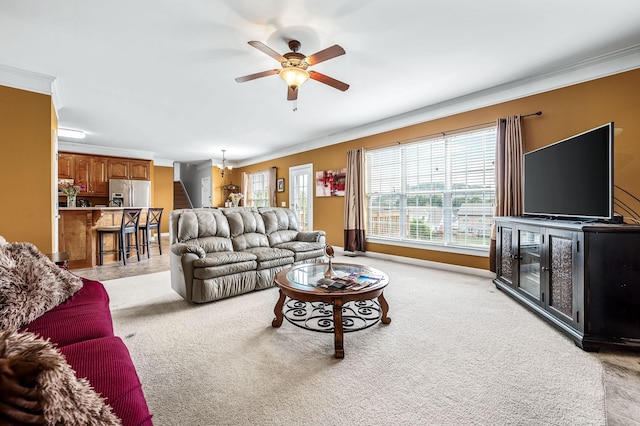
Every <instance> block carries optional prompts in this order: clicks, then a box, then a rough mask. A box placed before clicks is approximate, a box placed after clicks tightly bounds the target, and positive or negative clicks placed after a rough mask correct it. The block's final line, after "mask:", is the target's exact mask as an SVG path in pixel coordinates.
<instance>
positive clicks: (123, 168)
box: [107, 158, 129, 179]
mask: <svg viewBox="0 0 640 426" xmlns="http://www.w3.org/2000/svg"><path fill="white" fill-rule="evenodd" d="M107 178H108V179H129V160H127V159H124V158H109V161H108V171H107Z"/></svg>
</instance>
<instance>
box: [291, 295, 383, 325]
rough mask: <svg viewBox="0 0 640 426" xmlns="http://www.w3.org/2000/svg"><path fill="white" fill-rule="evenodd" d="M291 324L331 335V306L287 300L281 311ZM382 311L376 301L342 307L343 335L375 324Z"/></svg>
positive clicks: (358, 302) (356, 302)
mask: <svg viewBox="0 0 640 426" xmlns="http://www.w3.org/2000/svg"><path fill="white" fill-rule="evenodd" d="M282 311H283V314H284V318H285V319H286V320H287V321H289V322H290V323H291V324H293V325H295V326H298V327H300V328H304V329H306V330H311V331H320V332H323V333H333V332H334V330H335V328H334V324H333V305H331V304H329V303H324V302H301V301H299V300H295V299H287V302H286V303H285V304H284V307H283V309H282ZM380 318H382V309H381V307H380V304H379V303H378V301H377V300H375V299H374V300H358V301H354V302H347V303H345V304H344V305H343V306H342V329H343V331H344V332H345V333H348V332H350V331H358V330H363V329H365V328H369V327H371V326H372V325H374V324H377V323H378V321H380Z"/></svg>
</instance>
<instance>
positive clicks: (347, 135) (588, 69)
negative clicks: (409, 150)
mask: <svg viewBox="0 0 640 426" xmlns="http://www.w3.org/2000/svg"><path fill="white" fill-rule="evenodd" d="M636 68H640V44H638V45H635V46H631V47H628V48H625V49H620V50H617V51H614V52H610V53H607V54H604V55H600V56H596V57H594V58H591V59H587V60H584V61H580V62H577V63H573V64H571V65H567V66H563V67H559V68H556V69H553V70H550V71H548V72H545V73H542V74H537V75H535V76H530V77H526V78H522V79H519V80H515V81H512V82H509V83H505V84H501V85H498V86H495V87H492V88H489V89H485V90H481V91H478V92H475V93H471V94H469V95H465V96H461V97H458V98H455V99H451V100H448V101H444V102H440V103H437V104H433V105H429V106H426V107H423V108H420V109H417V110H413V111H409V112H406V113H403V114H399V115H395V116H393V117H388V118H385V119H382V120H378V121H374V122H371V123H367V124H364V125H362V126H358V127H354V128H350V129H346V130H343V131H339V132H336V133H332V134H329V135H327V136H323V137H321V138H317V139H314V140H311V141H307V142H303V143H300V144H297V145H292V146H289V147H287V148H285V149H282V150H279V151H274V152H272V153H270V154H267V155H264V156H260V157H254V158H250V159H246V160H244V161H241V162H238V165H237V166H238V167H243V166H248V165H251V164H255V163H260V162H263V161H269V160H273V159H276V158H281V157H285V156H288V155H293V154H297V153H300V152H304V151H309V150H312V149H317V148H321V147H324V146H329V145H335V144H338V143H342V142H347V141H350V140H354V139H359V138H363V137H367V136H371V135H375V134H379V133H383V132H388V131H391V130H396V129H400V128H403V127H407V126H411V125H414V124H419V123H424V122H427V121H432V120H436V119H439V118H443V117H448V116H451V115H455V114H460V113H463V112H468V111H473V110H476V109H479V108H485V107H488V106H491V105H496V104H500V103H503V102H508V101H512V100H515V99H520V98H524V97H527V96H531V95H536V94H540V93H544V92H548V91H551V90H556V89H560V88H562V87H567V86H572V85H574V84H579V83H584V82H587V81H591V80H596V79H598V78H603V77H607V76H610V75H614V74H619V73H622V72H625V71H631V70H633V69H636Z"/></svg>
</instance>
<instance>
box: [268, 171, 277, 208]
mask: <svg viewBox="0 0 640 426" xmlns="http://www.w3.org/2000/svg"><path fill="white" fill-rule="evenodd" d="M277 170H278V169H277V168H275V167H270V168H269V207H277V205H276V190H277V188H276V178H277V176H276V171H277Z"/></svg>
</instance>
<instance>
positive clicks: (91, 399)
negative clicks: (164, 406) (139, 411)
mask: <svg viewBox="0 0 640 426" xmlns="http://www.w3.org/2000/svg"><path fill="white" fill-rule="evenodd" d="M103 339H117V338H115V337H105V338H103ZM98 340H102V339H96V340H89V342H95V341H98ZM118 340H119V339H118ZM85 343H86V342H81V343H76V344H74V345H71V346H66V348H71V347H74V346H76V345H81V346H82V347H81V348H79V349H78V351H77V352H76V353H77V355H78V356H77V357H78V358H81V359H89V360H90V361H87V363H86V364H87V365H91V369H94V370H96V371H98V372H100V373H102V372H103V371H105V370H109V371H108V373H109V377H108V378H107V377H105V379H104V382H110V381H111V375H112V374H113V376H114V377H116V378H115V379H114V385H110V386H109V387H115V383H117V382H118V380H117V377H118V376H122V375H123V374H125V373H124V372H125V364H126V361H127V360H129V361H128V362H129V363H130V362H131V361H130V359H129V356H128V352H127V353H126V354H124V357H125V360H124V361H123V362H119V363H115V364H111V363H110V362H111V361H112V360H111V359H109V361H110V362H107V363H105V362H104V361H103V360H104V357H105V356H107V357H108V355H109V354H108V351H105V348H104V347H101V348H100V349H99V350H93V351H88V350H87V346H88V345H85ZM125 351H126V348H125ZM61 353H63V354H64V356H63V355H61ZM65 357H66V359H65ZM0 358H3V359H6V360H8V361H11V360H15V361H19V362H22V363H28V364H29V365H34V366H35V367H37V369H36V371H37V375H36V376H35V378H34V377H33V374H31V373H29V376H30V378H29V381H30V382H31V383H30V384H29V386H28V387H35V388H36V389H38V390H39V396H40V399H39V402H40V405H41V407H42V413H43V415H44V420H45V423H46V424H48V425H104V426H107V425H114V426H115V425H119V424H121V423H120V421H119V419H118V418H117V417H116V416H118V417H120V419H121V420H123V421H124V420H125V418H123V417H122V415H121V413H119V412H117V410H116V409H115V407H109V405H107V404H109V403H110V401H108V400H107V401H105V400H103V398H101V396H102V397H106V398H107V399H109V396H110V395H109V394H110V392H105V390H106V388H107V386H104V385H103V384H102V383H97V384H96V382H95V381H92V380H91V378H90V379H89V381H87V380H86V379H85V377H88V376H90V375H92V374H88V373H87V371H86V369H85V371H83V369H82V368H80V369H79V368H78V366H79V365H80V366H81V365H82V364H81V363H79V362H74V361H75V360H74V359H73V358H74V357H73V356H70V355H69V353H68V352H65V351H63V349H58V350H57V349H56V348H54V346H53V344H52V343H51V342H49V341H46V340H44V339H42V338H40V337H38V336H36V335H35V334H32V333H17V332H11V331H9V330H7V331H4V332H2V333H0ZM109 358H111V357H109ZM5 364H6V365H5V367H7V366H9V367H10V366H11V363H10V362H8V363H5ZM74 370H75V372H77V375H76V374H74ZM133 372H134V374H135V370H133ZM127 376H130V375H129V374H128V375H127ZM25 379H26V377H25ZM127 379H128V380H130V381H131V382H132V383H133V384H136V383H137V384H138V385H139V384H140V382H139V381H138V380H137V376H136V380H135V381H134V380H131V378H130V377H127ZM101 385H102V386H101ZM92 387H93V389H92ZM129 391H130V390H129V389H128V390H127V392H129ZM98 394H101V395H98ZM112 394H113V393H112ZM105 402H106V403H105ZM142 402H144V397H143V398H142ZM144 404H145V407H146V402H144ZM112 410H113V411H112ZM147 413H148V410H147ZM3 424H5V423H4V422H3ZM123 424H126V425H129V424H134V423H129V422H123ZM135 424H139V423H135Z"/></svg>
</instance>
